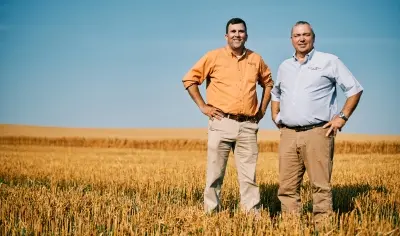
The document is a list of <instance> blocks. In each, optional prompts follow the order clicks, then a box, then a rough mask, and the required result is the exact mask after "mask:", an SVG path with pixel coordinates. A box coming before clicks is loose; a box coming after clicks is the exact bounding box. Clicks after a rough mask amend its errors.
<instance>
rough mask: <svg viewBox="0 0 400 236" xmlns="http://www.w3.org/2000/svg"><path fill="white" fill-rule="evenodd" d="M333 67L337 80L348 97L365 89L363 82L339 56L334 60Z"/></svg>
mask: <svg viewBox="0 0 400 236" xmlns="http://www.w3.org/2000/svg"><path fill="white" fill-rule="evenodd" d="M333 67H334V76H335V79H336V82H337V84H338V85H339V87H340V88H341V89H342V91H343V93H344V95H345V96H346V97H351V96H353V95H354V94H357V93H359V92H361V91H363V90H364V88H363V87H362V86H361V84H360V83H359V82H358V81H357V79H356V78H355V77H354V76H353V74H352V73H351V72H350V70H349V69H348V68H347V67H346V65H345V64H344V63H343V62H342V61H341V60H340V59H339V58H337V59H336V60H335V61H334V65H333Z"/></svg>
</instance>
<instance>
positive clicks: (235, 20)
mask: <svg viewBox="0 0 400 236" xmlns="http://www.w3.org/2000/svg"><path fill="white" fill-rule="evenodd" d="M236 24H243V25H244V29H245V30H246V33H247V26H246V22H244V20H242V19H240V18H232V19H230V20H229V21H228V22H227V23H226V29H225V33H226V34H227V33H228V28H229V25H236Z"/></svg>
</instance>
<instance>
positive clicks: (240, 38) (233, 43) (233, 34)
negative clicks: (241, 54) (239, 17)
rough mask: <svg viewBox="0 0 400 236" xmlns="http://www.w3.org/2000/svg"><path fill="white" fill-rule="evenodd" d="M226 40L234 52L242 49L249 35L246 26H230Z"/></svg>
mask: <svg viewBox="0 0 400 236" xmlns="http://www.w3.org/2000/svg"><path fill="white" fill-rule="evenodd" d="M225 39H226V41H227V43H228V45H229V47H230V48H231V49H232V50H237V49H242V48H243V47H244V44H245V43H246V40H247V33H246V28H245V27H244V24H242V23H240V24H234V25H232V24H230V25H229V26H228V33H227V34H225Z"/></svg>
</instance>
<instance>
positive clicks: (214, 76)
mask: <svg viewBox="0 0 400 236" xmlns="http://www.w3.org/2000/svg"><path fill="white" fill-rule="evenodd" d="M204 80H207V84H206V99H207V103H208V104H210V105H212V106H214V107H217V108H219V109H221V110H222V111H223V112H225V113H231V114H242V115H247V116H254V115H255V114H256V113H257V110H258V99H257V92H256V85H257V83H258V84H259V85H261V86H262V87H273V84H274V82H273V80H272V77H271V71H270V69H269V67H268V66H267V65H266V64H265V62H264V61H263V59H262V58H261V56H260V55H258V54H257V53H255V52H253V51H251V50H249V49H246V50H245V52H244V54H243V55H242V56H241V57H239V58H238V57H236V56H235V55H234V54H233V52H232V50H231V49H230V48H229V47H228V46H226V47H222V48H219V49H215V50H212V51H209V52H208V53H206V54H205V55H204V56H203V57H202V58H201V59H200V60H199V61H198V62H197V63H196V64H195V65H194V66H193V67H192V68H191V69H190V70H189V71H188V72H187V73H186V75H185V76H184V77H183V79H182V82H183V85H184V87H185V89H187V88H188V87H190V86H191V85H193V84H198V85H200V84H202V83H203V81H204Z"/></svg>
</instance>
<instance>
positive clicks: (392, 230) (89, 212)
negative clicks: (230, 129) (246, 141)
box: [0, 137, 400, 235]
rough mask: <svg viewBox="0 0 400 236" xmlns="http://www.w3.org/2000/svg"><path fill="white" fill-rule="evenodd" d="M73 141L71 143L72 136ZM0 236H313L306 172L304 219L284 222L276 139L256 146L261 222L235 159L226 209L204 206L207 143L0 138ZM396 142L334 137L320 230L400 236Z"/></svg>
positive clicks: (399, 163)
mask: <svg viewBox="0 0 400 236" xmlns="http://www.w3.org/2000/svg"><path fill="white" fill-rule="evenodd" d="M74 140H75V141H74ZM0 143H1V144H0V150H1V151H0V162H1V165H0V204H1V207H0V235H42V234H46V235H100V234H101V235H313V233H314V232H313V227H312V223H311V207H312V202H311V193H310V186H309V185H308V183H307V180H308V179H307V176H306V177H305V180H304V184H303V188H302V190H301V196H302V199H303V210H304V212H303V217H302V218H301V220H300V221H296V220H289V219H282V218H281V217H280V204H279V201H278V199H277V196H276V195H277V189H278V182H277V180H278V175H277V170H278V157H277V153H276V152H275V150H276V147H277V145H278V144H277V142H264V143H260V150H261V151H262V152H261V153H260V155H259V160H258V169H257V182H258V184H259V186H260V189H261V198H262V204H263V207H264V209H263V210H262V212H261V218H260V219H256V218H254V217H253V216H252V215H245V214H244V213H242V212H240V209H238V204H239V200H240V199H239V187H238V183H237V180H236V176H237V174H236V169H235V166H234V161H233V158H232V157H233V156H231V158H230V159H229V162H228V168H227V173H226V176H225V182H224V185H223V190H222V201H223V211H222V212H220V213H218V214H215V215H212V216H209V215H205V214H204V213H203V211H202V206H203V195H202V194H203V188H204V184H205V166H206V151H205V144H204V142H203V141H190V140H164V141H152V142H149V141H147V142H146V141H129V140H118V139H103V140H100V139H91V140H90V139H85V138H75V139H73V138H70V139H55V138H54V139H46V138H36V139H35V138H26V137H25V138H24V137H2V138H0ZM399 148H400V143H399V142H395V141H393V142H379V143H357V142H341V143H338V148H337V153H336V155H335V159H334V170H333V188H334V189H333V191H334V192H333V194H334V210H335V211H336V215H335V218H334V219H333V221H332V222H331V223H329V224H328V225H326V229H323V231H322V232H321V233H323V234H322V235H400V184H399V183H400V150H399Z"/></svg>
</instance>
